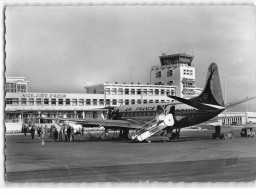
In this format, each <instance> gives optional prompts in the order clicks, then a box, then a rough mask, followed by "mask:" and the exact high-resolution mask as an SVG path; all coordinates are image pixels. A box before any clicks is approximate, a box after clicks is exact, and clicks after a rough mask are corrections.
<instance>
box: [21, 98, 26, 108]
mask: <svg viewBox="0 0 256 195" xmlns="http://www.w3.org/2000/svg"><path fill="white" fill-rule="evenodd" d="M21 105H22V106H26V105H27V99H26V98H21Z"/></svg>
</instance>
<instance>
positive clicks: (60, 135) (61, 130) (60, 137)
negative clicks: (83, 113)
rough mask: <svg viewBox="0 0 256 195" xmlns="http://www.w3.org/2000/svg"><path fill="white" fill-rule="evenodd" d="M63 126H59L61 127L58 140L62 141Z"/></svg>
mask: <svg viewBox="0 0 256 195" xmlns="http://www.w3.org/2000/svg"><path fill="white" fill-rule="evenodd" d="M63 128H64V127H61V129H60V131H59V141H62V135H63Z"/></svg>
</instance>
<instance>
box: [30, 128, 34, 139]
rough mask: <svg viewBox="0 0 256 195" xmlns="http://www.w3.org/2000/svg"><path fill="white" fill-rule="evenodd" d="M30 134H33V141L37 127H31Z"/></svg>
mask: <svg viewBox="0 0 256 195" xmlns="http://www.w3.org/2000/svg"><path fill="white" fill-rule="evenodd" d="M30 133H31V137H32V139H34V136H35V126H34V125H33V126H32V127H31V130H30Z"/></svg>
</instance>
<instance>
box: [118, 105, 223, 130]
mask: <svg viewBox="0 0 256 195" xmlns="http://www.w3.org/2000/svg"><path fill="white" fill-rule="evenodd" d="M157 106H161V107H162V108H163V109H164V110H165V111H166V112H167V111H168V110H169V109H170V108H171V107H172V106H175V112H174V118H175V124H174V126H173V128H174V129H179V128H184V127H188V126H193V125H197V124H199V123H202V122H204V121H207V120H209V119H211V118H213V117H215V116H217V115H218V114H219V113H221V112H222V111H223V109H216V108H212V109H209V110H200V109H197V108H194V107H192V106H189V105H186V104H183V103H153V104H136V105H124V106H118V107H117V109H119V115H120V117H121V119H122V120H130V121H133V120H134V121H136V122H137V123H138V122H141V124H143V123H146V122H148V121H151V120H153V119H154V118H155V117H156V116H157V114H158V113H157Z"/></svg>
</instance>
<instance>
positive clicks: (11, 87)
mask: <svg viewBox="0 0 256 195" xmlns="http://www.w3.org/2000/svg"><path fill="white" fill-rule="evenodd" d="M5 91H6V92H8V93H16V83H6V84H5Z"/></svg>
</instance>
